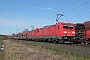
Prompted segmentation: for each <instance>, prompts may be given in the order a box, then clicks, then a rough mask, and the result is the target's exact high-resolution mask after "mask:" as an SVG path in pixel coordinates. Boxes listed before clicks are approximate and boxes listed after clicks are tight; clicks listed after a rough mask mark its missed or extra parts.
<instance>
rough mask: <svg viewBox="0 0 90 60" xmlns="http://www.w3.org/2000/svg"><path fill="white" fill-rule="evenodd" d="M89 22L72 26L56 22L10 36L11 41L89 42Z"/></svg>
mask: <svg viewBox="0 0 90 60" xmlns="http://www.w3.org/2000/svg"><path fill="white" fill-rule="evenodd" d="M89 24H90V22H84V23H78V24H73V23H69V22H58V23H56V24H54V25H48V26H44V27H43V28H37V29H34V30H32V31H24V32H22V33H18V34H15V35H12V37H11V38H12V39H19V40H20V39H23V40H31V41H39V42H52V43H55V44H56V43H59V44H60V43H84V44H87V43H89V42H90V29H89V28H90V27H89V26H88V27H87V25H89Z"/></svg>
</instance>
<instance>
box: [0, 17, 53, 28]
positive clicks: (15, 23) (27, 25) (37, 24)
mask: <svg viewBox="0 0 90 60" xmlns="http://www.w3.org/2000/svg"><path fill="white" fill-rule="evenodd" d="M53 23H54V22H53V21H46V20H43V19H37V20H30V21H28V20H26V19H21V20H20V19H19V20H18V19H17V20H8V19H3V18H0V26H9V27H16V26H18V27H24V28H31V27H30V26H31V25H34V26H35V28H36V27H37V28H40V27H43V26H45V25H51V24H53Z"/></svg>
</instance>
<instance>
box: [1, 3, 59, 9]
mask: <svg viewBox="0 0 90 60" xmlns="http://www.w3.org/2000/svg"><path fill="white" fill-rule="evenodd" d="M0 5H1V6H6V7H11V8H31V9H43V10H50V9H54V8H58V7H60V6H53V7H44V8H42V7H31V6H11V5H6V4H0Z"/></svg>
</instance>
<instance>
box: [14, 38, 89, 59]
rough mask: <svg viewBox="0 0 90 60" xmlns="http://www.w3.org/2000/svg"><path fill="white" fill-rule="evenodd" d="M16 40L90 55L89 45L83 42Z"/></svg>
mask: <svg viewBox="0 0 90 60" xmlns="http://www.w3.org/2000/svg"><path fill="white" fill-rule="evenodd" d="M15 41H17V42H24V43H26V44H28V45H29V44H31V45H37V46H40V47H45V48H52V49H56V50H60V51H63V52H68V53H71V54H78V55H82V56H86V57H90V45H84V44H82V45H81V44H72V45H70V44H53V43H45V42H34V41H25V40H15Z"/></svg>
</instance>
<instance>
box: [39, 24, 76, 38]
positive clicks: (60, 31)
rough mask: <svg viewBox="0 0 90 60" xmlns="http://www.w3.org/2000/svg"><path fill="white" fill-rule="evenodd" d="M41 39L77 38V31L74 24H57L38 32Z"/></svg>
mask: <svg viewBox="0 0 90 60" xmlns="http://www.w3.org/2000/svg"><path fill="white" fill-rule="evenodd" d="M63 26H71V27H72V26H73V28H65V27H64V28H63ZM38 35H39V38H44V37H45V38H47V37H60V38H62V37H64V36H75V29H74V25H73V24H72V23H63V22H61V23H57V24H55V25H51V26H48V27H44V28H40V29H39V32H38Z"/></svg>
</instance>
